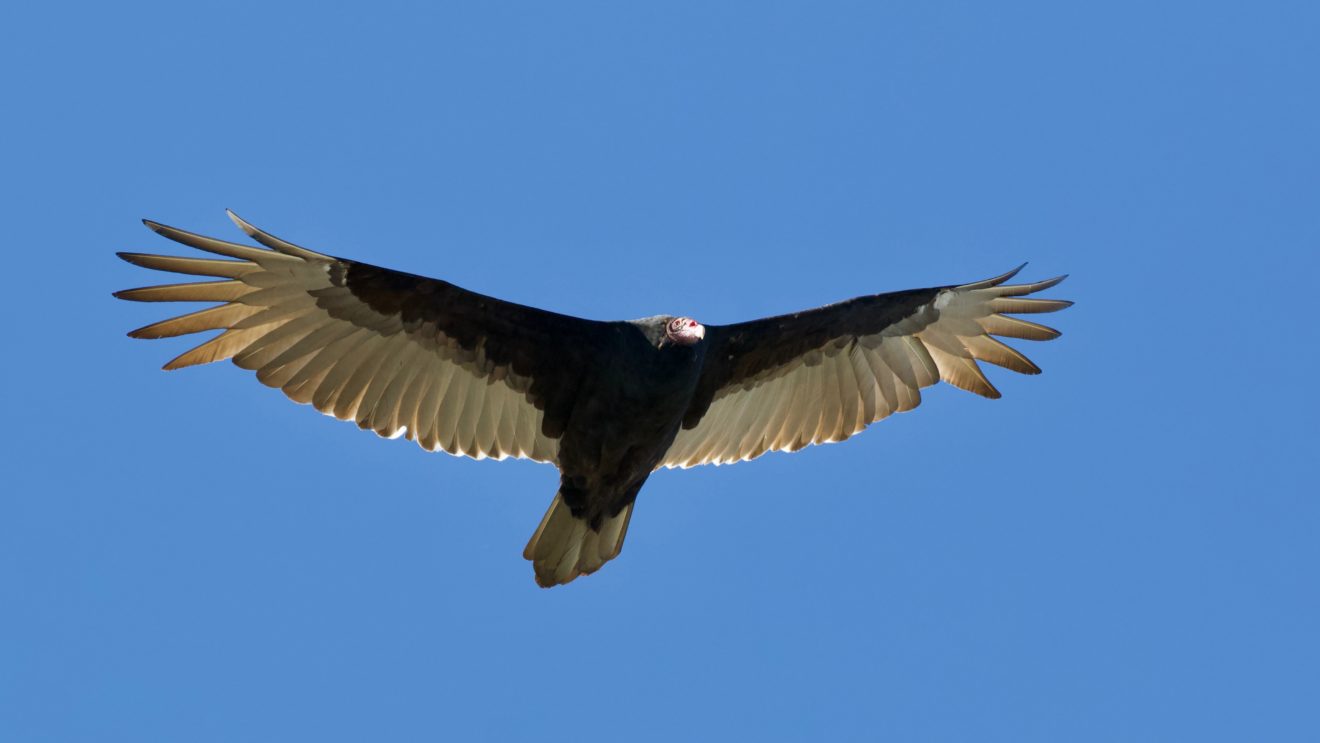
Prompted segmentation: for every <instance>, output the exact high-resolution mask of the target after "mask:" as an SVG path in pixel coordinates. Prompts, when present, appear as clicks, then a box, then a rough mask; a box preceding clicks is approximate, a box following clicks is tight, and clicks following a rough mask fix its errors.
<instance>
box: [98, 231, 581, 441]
mask: <svg viewBox="0 0 1320 743" xmlns="http://www.w3.org/2000/svg"><path fill="white" fill-rule="evenodd" d="M229 216H230V218H231V219H233V220H234V222H235V223H236V224H237V225H238V226H239V227H241V228H242V229H243V230H244V231H245V232H247V234H248V235H250V236H251V237H252V238H253V239H255V240H256V241H257V242H259V243H261V244H262V245H264V246H265V249H263V248H257V247H251V246H247V245H239V244H236V243H231V242H226V241H223V240H216V239H214V238H210V237H204V236H202V235H195V234H192V233H190V232H184V231H183V230H177V229H174V228H173V227H166V226H165V225H161V224H157V223H155V222H150V221H148V222H146V225H147V226H148V227H150V228H151V229H153V230H155V231H156V232H158V233H160V234H161V235H164V236H165V237H168V238H170V239H171V240H174V241H176V242H179V243H183V244H184V245H187V246H189V247H193V248H197V249H198V250H204V251H207V252H210V253H216V254H219V255H222V256H225V257H227V258H232V259H235V260H216V259H210V258H195V257H186V258H185V257H174V256H161V255H144V254H140V253H120V254H119V255H120V257H121V258H123V259H124V260H126V261H128V262H129V263H133V264H136V265H139V266H143V267H145V268H152V269H157V270H160V271H173V272H175V273H181V274H193V275H200V276H214V277H218V278H220V279H223V280H221V281H207V282H199V283H186V284H170V285H165V286H150V287H144V288H141V289H129V290H127V291H121V292H117V293H116V294H115V296H117V297H119V298H121V299H130V300H135V301H142V302H160V301H179V302H220V303H221V304H220V305H218V306H216V307H211V308H209V309H204V310H200V311H198V312H193V313H190V314H186V315H181V316H179V317H174V318H171V319H168V320H164V321H162V322H158V323H154V324H152V325H148V326H146V327H144V328H139V329H137V330H134V331H133V332H131V333H129V335H130V336H132V337H134V338H166V337H171V336H177V335H184V334H188V333H198V332H202V331H207V330H223V331H224V332H222V333H221V334H220V335H218V336H216V337H214V338H212V339H211V340H208V341H207V342H205V343H203V344H201V345H199V346H197V347H195V348H193V349H191V350H189V351H188V352H186V353H184V354H183V355H181V356H179V357H178V358H176V359H174V360H173V361H171V362H169V363H168V364H166V365H165V368H166V369H180V368H183V367H186V366H193V365H195V364H206V363H210V362H212V361H221V360H223V359H232V360H233V362H234V363H235V364H236V365H238V366H240V367H242V368H244V369H251V370H254V371H256V373H257V379H259V380H261V381H262V383H264V384H266V385H269V386H271V387H278V388H280V389H281V390H283V391H284V393H285V394H286V395H288V396H289V398H290V399H293V400H295V401H297V402H300V403H311V404H312V405H314V406H315V407H316V409H317V410H320V411H321V412H323V413H326V414H328V415H333V416H335V417H336V418H339V419H341V420H351V421H354V422H356V423H357V424H358V426H359V427H361V428H364V429H370V430H372V431H375V432H376V433H377V434H380V435H381V436H386V437H391V438H393V437H396V436H400V435H402V436H405V437H407V438H409V439H413V440H414V441H416V442H417V443H419V444H421V446H422V447H423V448H425V449H427V450H430V451H435V450H438V449H443V450H445V451H447V452H449V453H451V454H458V455H467V456H470V457H475V458H477V459H482V458H484V457H494V458H496V459H502V458H504V457H509V456H512V457H524V458H528V459H534V460H538V461H542V462H555V461H556V457H557V455H558V439H559V437H560V436H561V435H562V434H563V430H564V425H565V423H566V420H567V416H568V413H569V412H570V411H571V409H572V406H573V403H574V401H575V399H576V395H577V391H578V389H577V384H578V380H579V379H580V378H581V376H582V371H583V370H584V369H588V368H590V367H591V366H592V365H594V364H596V363H597V362H598V358H599V354H600V353H601V348H600V344H601V343H602V337H603V336H604V334H602V333H601V332H600V331H601V329H602V326H604V325H607V324H606V323H599V322H595V321H590V320H581V319H578V318H575V317H569V316H566V315H559V314H555V313H552V312H546V311H544V310H538V309H534V308H532V307H524V306H522V305H517V304H513V303H510V302H504V301H501V300H499V299H494V298H492V297H486V296H482V295H480V294H477V293H475V292H470V291H467V290H465V289H461V288H459V287H457V286H454V285H453V284H450V283H447V282H444V281H438V280H435V279H428V278H425V277H422V276H414V275H412V274H407V273H401V272H398V271H391V270H389V269H385V268H377V267H376V266H371V265H368V264H366V263H358V262H356V261H349V260H343V259H340V258H333V257H331V256H328V255H322V254H320V253H316V252H313V251H311V250H307V249H305V248H301V247H298V246H297V245H293V244H292V243H288V242H285V241H284V240H281V239H279V238H277V237H274V236H273V235H270V234H267V233H265V232H262V231H261V230H258V229H257V228H255V227H253V226H252V225H250V224H248V223H247V222H244V221H243V220H241V219H239V218H238V217H237V216H236V215H234V214H233V213H232V212H231V213H230V214H229Z"/></svg>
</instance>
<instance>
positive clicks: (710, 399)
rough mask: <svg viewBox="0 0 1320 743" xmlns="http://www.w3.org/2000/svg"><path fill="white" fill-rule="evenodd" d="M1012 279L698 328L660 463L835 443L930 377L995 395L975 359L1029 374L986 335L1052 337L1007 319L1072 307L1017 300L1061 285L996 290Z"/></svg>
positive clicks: (908, 402)
mask: <svg viewBox="0 0 1320 743" xmlns="http://www.w3.org/2000/svg"><path fill="white" fill-rule="evenodd" d="M1019 270H1020V267H1019ZM1016 273H1017V270H1014V271H1011V272H1009V273H1007V274H1004V275H1003V276H998V277H995V278H993V279H988V280H986V281H980V282H976V283H972V284H963V285H960V286H946V287H936V288H931V289H915V290H912V291H904V292H894V293H891V294H878V295H874V296H868V297H858V298H857V299H852V300H849V301H846V302H840V303H838V304H833V305H829V306H826V307H820V308H818V309H814V310H808V311H806V312H799V313H795V314H791V315H782V316H779V317H769V318H764V319H761V320H753V321H752V322H745V323H738V324H736V325H723V326H708V327H707V329H706V342H707V343H708V344H709V347H708V348H707V349H706V367H705V369H704V371H703V374H702V377H701V381H700V383H699V384H698V387H697V391H696V395H695V396H694V399H693V401H692V405H691V407H690V408H689V409H688V412H687V414H686V416H685V417H684V420H683V428H682V430H680V431H679V433H678V437H677V438H676V439H675V440H674V443H673V445H672V446H670V448H669V451H668V452H667V453H666V455H665V459H664V462H663V465H664V466H666V467H692V466H695V465H699V464H710V463H713V464H725V463H730V462H738V461H742V460H747V459H754V458H756V457H759V456H761V455H762V454H764V453H765V452H767V451H779V450H787V451H797V450H798V449H801V448H802V447H804V446H807V445H808V444H819V443H825V442H830V441H842V440H844V439H846V438H848V437H849V436H852V435H853V434H855V433H857V432H859V431H861V430H862V429H863V428H865V427H866V426H867V425H869V424H871V423H874V422H875V421H878V420H880V419H881V418H884V417H886V416H888V415H890V414H891V413H895V412H902V411H905V410H911V409H912V408H915V407H916V406H917V405H918V404H920V403H921V392H920V390H921V388H922V387H929V386H930V385H933V384H935V383H936V382H939V381H941V380H943V381H945V382H948V383H950V384H952V385H954V386H956V387H960V388H962V389H965V390H968V391H971V392H975V393H977V394H978V395H983V396H985V397H999V391H998V390H996V389H995V388H994V386H993V385H991V384H990V382H989V380H987V379H986V378H985V375H984V374H983V373H982V372H981V369H980V367H978V366H977V364H976V362H977V361H988V362H990V363H992V364H996V365H999V366H1002V367H1005V368H1007V369H1012V370H1013V371H1016V372H1021V373H1023V374H1038V373H1040V369H1039V368H1037V367H1036V365H1035V364H1033V363H1031V361H1030V360H1028V359H1027V357H1025V356H1023V355H1022V354H1021V353H1019V352H1018V351H1016V350H1015V349H1013V348H1010V347H1009V346H1006V345H1004V344H1003V343H1000V342H999V341H998V340H995V339H994V338H992V337H991V336H994V335H999V336H1007V337H1011V338H1023V339H1027V340H1049V339H1051V338H1056V337H1058V335H1059V332H1058V331H1057V330H1054V329H1053V328H1047V327H1045V326H1043V325H1037V324H1036V323H1033V322H1028V321H1026V320H1020V319H1018V318H1014V317H1009V316H1008V315H1009V314H1023V313H1037V312H1054V311H1056V310H1061V309H1063V308H1065V307H1068V306H1069V305H1071V304H1072V303H1071V302H1066V301H1062V300H1053V299H1028V298H1026V295H1028V294H1033V293H1035V292H1038V291H1041V290H1043V289H1048V288H1049V287H1051V286H1054V285H1055V284H1057V283H1059V282H1060V281H1062V280H1063V279H1064V277H1062V276H1060V277H1058V278H1054V279H1049V280H1047V281H1041V282H1038V283H1035V284H1016V285H1009V284H1006V283H1005V282H1006V281H1008V280H1009V279H1010V278H1012V277H1013V276H1014V275H1015V274H1016Z"/></svg>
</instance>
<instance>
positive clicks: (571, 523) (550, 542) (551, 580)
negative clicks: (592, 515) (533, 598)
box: [523, 493, 633, 588]
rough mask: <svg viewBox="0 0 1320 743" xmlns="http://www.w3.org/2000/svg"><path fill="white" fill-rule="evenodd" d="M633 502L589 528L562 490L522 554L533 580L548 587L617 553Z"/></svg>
mask: <svg viewBox="0 0 1320 743" xmlns="http://www.w3.org/2000/svg"><path fill="white" fill-rule="evenodd" d="M632 509H633V504H632V503H629V504H628V505H627V506H624V508H623V510H622V511H619V513H618V514H616V515H614V516H612V517H607V518H605V519H604V520H603V521H601V523H600V526H599V528H592V526H591V524H590V523H589V522H588V521H587V519H585V518H580V517H577V516H574V515H573V511H572V510H571V509H569V507H568V504H567V503H565V502H564V496H563V494H562V493H557V494H555V500H554V502H553V503H551V504H550V508H549V509H548V510H546V512H545V516H544V517H542V518H541V525H540V526H538V527H536V533H535V534H533V535H532V538H531V539H530V540H529V541H528V542H527V548H526V549H524V550H523V557H525V558H527V559H528V560H531V561H532V568H533V569H534V570H535V571H536V583H537V585H539V586H541V587H542V588H549V587H551V586H557V585H560V584H563V583H568V582H569V581H571V580H573V579H574V578H576V577H578V576H579V575H590V574H591V573H594V572H596V571H597V570H599V569H600V566H601V565H604V564H605V563H607V562H609V561H610V560H613V559H614V558H615V557H618V556H619V550H621V549H623V538H624V536H626V535H627V533H628V519H630V518H631V517H632Z"/></svg>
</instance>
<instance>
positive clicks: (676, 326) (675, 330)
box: [665, 317, 706, 346]
mask: <svg viewBox="0 0 1320 743" xmlns="http://www.w3.org/2000/svg"><path fill="white" fill-rule="evenodd" d="M705 337H706V326H705V325H702V324H701V323H699V322H697V321H696V320H693V319H692V318H690V317H675V318H674V319H672V320H670V321H669V323H668V324H667V325H665V340H666V341H667V342H669V343H674V344H677V345H680V346H691V345H693V344H694V343H696V342H697V341H700V340H701V339H702V338H705Z"/></svg>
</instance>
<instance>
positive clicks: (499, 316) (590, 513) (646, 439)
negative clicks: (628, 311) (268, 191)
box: [115, 212, 1072, 587]
mask: <svg viewBox="0 0 1320 743" xmlns="http://www.w3.org/2000/svg"><path fill="white" fill-rule="evenodd" d="M229 217H230V219H232V220H233V221H234V223H235V224H237V225H238V227H239V228H241V229H242V230H243V231H244V232H246V233H247V234H248V235H249V236H250V237H251V238H252V239H253V240H255V241H256V242H257V243H259V244H260V245H261V246H263V247H254V246H250V245H242V244H238V243H232V242H227V241H224V240H218V239H215V238H211V237H205V236H202V235H198V234H193V233H191V232H185V231H183V230H179V229H175V228H173V227H167V226H165V225H163V224H159V223H156V222H152V221H150V220H144V222H145V224H146V225H147V226H148V227H149V228H151V229H152V230H154V231H155V232H157V233H159V234H161V235H163V236H165V237H167V238H169V239H171V240H174V241H175V242H178V243H182V244H183V245H186V246H189V247H192V248H196V249H198V250H202V251H206V252H208V253H214V254H217V255H220V256H223V257H224V258H225V259H220V260H218V259H214V258H200V257H178V256H165V255H147V254H142V253H119V256H120V257H121V258H123V259H124V260H126V261H128V262H129V263H132V264H135V265H138V266H142V267H144V268H150V269H156V270H159V271H170V272H173V273H179V274H190V275H198V276H209V277H215V278H218V279H220V280H219V281H201V282H193V283H182V284H167V285H162V286H149V287H143V288H140V289H128V290H126V291H121V292H116V293H115V296H116V297H119V298H120V299H129V300H134V301H139V302H162V301H167V302H217V303H219V304H218V305H217V306H214V307H211V308H209V309H204V310H200V311H197V312H193V313H190V314H185V315H181V316H179V317H173V318H170V319H168V320H163V321H161V322H158V323H154V324H151V325H147V326H146V327H143V328H139V329H137V330H134V331H132V332H130V333H129V335H130V336H131V337H134V338H166V337H172V336H178V335H185V334H189V333H199V332H203V331H208V330H221V331H224V332H222V333H220V334H219V335H217V336H215V337H214V338H211V339H210V340H208V341H206V342H205V343H202V344H201V345H199V346H197V347H195V348H192V349H191V350H189V351H187V352H185V353H184V354H183V355H181V356H179V357H177V358H175V359H174V360H173V361H170V362H169V363H167V364H166V365H165V369H181V368H183V367H187V366H193V365H195V364H206V363H210V362H213V361H221V360H223V359H231V360H232V361H233V362H234V364H236V365H238V366H239V367H241V368H243V369H251V370H253V371H255V372H256V373H257V379H258V380H260V381H261V382H262V383H263V384H266V385H268V386H271V387H277V388H279V389H280V390H282V391H283V392H284V394H285V395H287V396H288V397H289V398H290V399H292V400H294V401H296V402H299V403H311V404H312V405H313V406H315V407H316V409H317V410H319V411H321V412H322V413H325V414H327V415H333V416H334V417H336V418H339V419H340V420H346V421H352V422H354V423H356V424H357V425H358V427H359V428H363V429H367V430H371V431H374V432H376V433H377V434H378V435H380V436H384V437H387V438H396V437H399V436H403V437H405V438H408V439H412V440H413V441H416V442H417V443H418V444H420V445H421V447H422V448H423V449H426V450H428V451H437V450H444V451H446V452H449V453H450V454H454V455H459V456H468V457H473V458H476V459H483V458H486V457H492V458H495V459H503V458H505V457H519V458H525V459H532V460H535V461H538V462H546V463H549V464H553V465H555V466H556V467H557V468H558V469H559V473H560V477H559V491H558V492H557V493H556V494H555V497H554V500H553V501H552V502H551V503H550V508H549V509H548V510H547V511H546V512H545V516H543V517H542V518H541V523H540V525H539V526H538V527H537V528H536V531H535V533H533V534H532V538H531V540H530V541H528V543H527V547H526V549H525V550H524V551H523V556H524V557H525V558H527V559H528V560H530V561H531V562H532V566H533V570H534V572H535V575H536V582H537V583H538V584H539V585H541V586H547V587H548V586H555V585H559V584H563V583H568V582H570V581H572V580H573V579H575V578H577V577H578V576H579V575H587V574H590V573H593V572H595V571H596V570H598V569H600V567H601V566H602V565H604V564H605V563H606V562H607V561H609V560H612V559H613V558H615V557H617V556H618V554H619V551H620V550H621V549H622V548H623V540H624V537H625V535H626V534H627V531H628V522H629V519H631V517H632V511H633V504H634V502H635V501H636V498H637V493H638V491H640V490H641V488H642V485H643V484H644V483H645V482H646V479H647V478H648V477H649V476H650V475H651V473H652V472H654V471H655V470H657V469H659V468H661V467H683V468H686V467H694V466H696V465H699V464H727V463H731V462H740V461H745V460H749V459H755V458H757V457H759V456H761V455H762V454H764V453H766V452H768V451H797V450H799V449H801V448H803V447H805V446H807V445H808V444H821V443H827V442H834V441H843V440H844V439H846V438H848V437H850V436H852V435H853V434H855V433H858V432H860V431H861V430H862V429H864V428H866V427H867V426H868V425H870V424H871V423H874V422H875V421H878V420H880V419H881V418H884V417H886V416H888V415H889V414H891V413H896V412H902V411H906V410H911V409H912V408H915V407H916V406H917V405H918V404H919V403H920V402H921V392H920V390H921V388H923V387H928V386H930V385H933V384H935V383H936V382H939V381H944V382H948V383H949V384H952V385H954V386H955V387H959V388H961V389H964V390H968V391H970V392H974V393H976V394H978V395H982V396H984V397H989V398H997V397H999V392H998V390H996V389H995V388H994V386H993V385H991V384H990V382H989V380H987V379H986V377H985V375H984V374H983V373H982V371H981V369H980V367H979V366H978V365H977V363H976V362H977V361H987V362H990V363H991V364H996V365H998V366H1002V367H1004V368H1007V369H1011V370H1013V371H1016V372H1021V373H1023V374H1038V373H1040V369H1039V368H1038V367H1037V366H1036V365H1035V364H1033V363H1032V362H1031V361H1029V360H1028V359H1027V357H1026V356H1023V355H1022V354H1021V353H1019V352H1018V351H1017V350H1015V349H1013V348H1011V347H1009V346H1007V345H1005V344H1003V343H1001V342H1000V341H998V340H996V339H995V338H993V337H992V336H1006V337H1010V338H1020V339H1026V340H1049V339H1052V338H1056V337H1058V335H1059V332H1058V331H1057V330H1054V329H1052V328H1048V327H1045V326H1043V325H1039V324H1037V323H1034V322H1030V321H1027V320H1023V319H1020V318H1017V317H1012V315H1017V314H1034V313H1041V312H1054V311H1056V310H1061V309H1063V308H1065V307H1068V306H1069V305H1071V304H1072V303H1071V302H1067V301H1063V300H1058V299H1037V298H1029V297H1028V296H1027V295H1030V294H1035V293H1036V292H1039V291H1041V290H1044V289H1048V288H1050V287H1052V286H1054V285H1055V284H1058V283H1059V282H1060V281H1062V280H1063V279H1064V278H1065V277H1063V276H1059V277H1056V278H1053V279H1048V280H1045V281H1039V282H1036V283H1031V284H1009V283H1008V281H1009V279H1011V278H1013V276H1014V275H1015V274H1016V273H1017V272H1018V270H1020V269H1021V266H1019V267H1018V269H1015V270H1013V271H1010V272H1008V273H1006V274H1003V275H1002V276H996V277H994V278H992V279H986V280H983V281H976V282H972V283H969V284H951V285H948V286H937V287H931V288H928V289H912V290H908V291H899V292H891V293H888V294H874V295H870V296H864V297H857V298H855V299H850V300H847V301H844V302H839V303H837V304H831V305H827V306H825V307H818V308H816V309H812V310H805V311H803V312H795V313H793V314H789V315H780V316H778V317H767V318H763V319H760V320H752V321H750V322H742V323H736V324H733V325H703V324H702V323H699V322H697V321H696V320H694V319H692V318H689V317H682V316H674V315H656V316H654V317H646V318H642V319H640V320H626V321H612V322H602V321H597V320H584V319H580V318H577V317H570V316H568V315H561V314H558V313H555V312H549V311H546V310H541V309H536V308H533V307H527V306H524V305H520V304H514V303H512V302H506V301H503V300H500V299H495V298H493V297H488V296H484V295H481V294H477V293H476V292H471V291H468V290H466V289H462V288H460V287H458V286H455V285H453V284H450V283H448V282H446V281H441V280H438V279H429V278H425V277H423V276H416V275H413V274H409V273H403V272H400V271H392V270H390V269H387V268H379V267H376V266H372V265H369V264H366V263H359V262H357V261H352V260H346V259H343V258H335V257H332V256H329V255H325V254H322V253H317V252H315V251H312V250H308V249H306V248H302V247H299V246H297V245H294V244H293V243H290V242H287V241H285V240H281V239H280V238H278V237H275V236H273V235H271V234H269V233H267V232H263V231H262V230H259V229H257V228H256V227H254V226H252V225H251V224H248V223H247V222H245V221H244V220H242V219H240V218H239V217H238V216H237V215H235V214H234V213H233V212H229Z"/></svg>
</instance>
